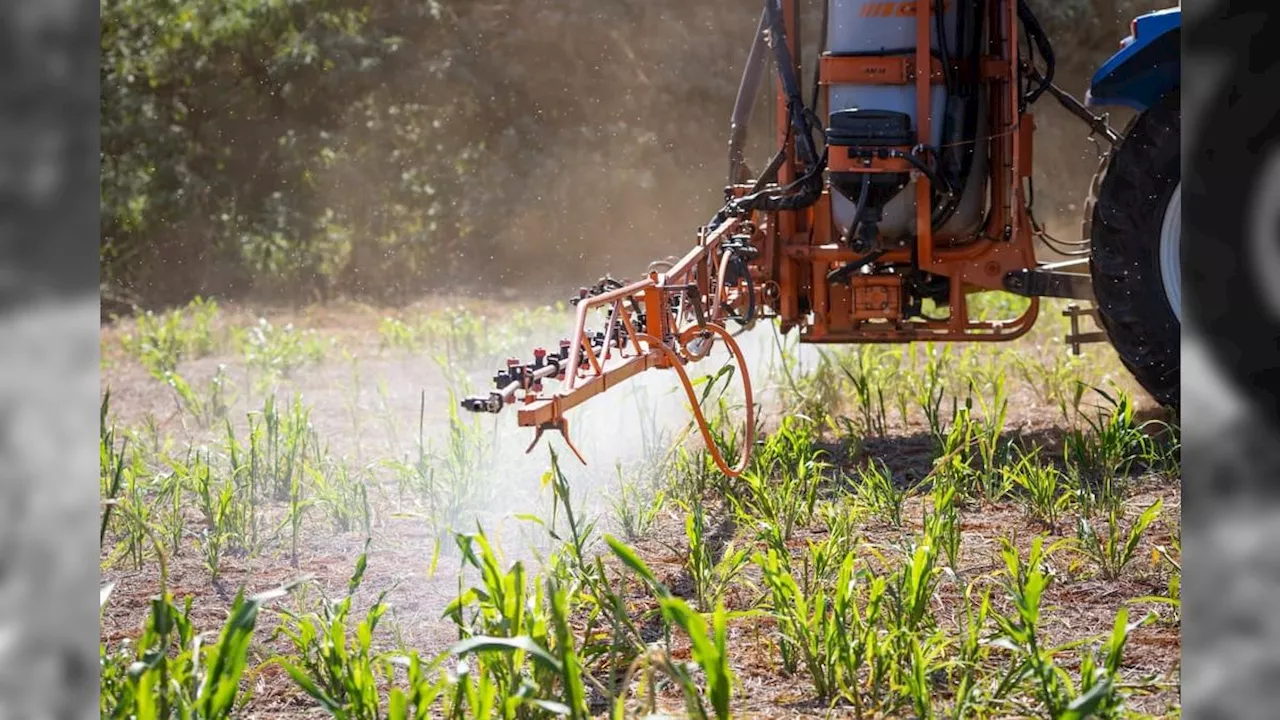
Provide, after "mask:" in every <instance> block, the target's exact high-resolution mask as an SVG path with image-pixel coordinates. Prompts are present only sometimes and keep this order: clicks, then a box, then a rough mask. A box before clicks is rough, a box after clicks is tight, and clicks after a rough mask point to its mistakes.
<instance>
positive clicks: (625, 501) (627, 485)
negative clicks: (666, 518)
mask: <svg viewBox="0 0 1280 720" xmlns="http://www.w3.org/2000/svg"><path fill="white" fill-rule="evenodd" d="M617 472H618V490H617V492H616V493H615V494H613V495H611V496H610V498H609V504H610V507H611V508H612V509H613V516H614V518H615V519H616V520H617V522H618V525H619V527H620V529H621V531H622V536H623V537H624V538H626V539H627V540H629V541H634V540H636V539H637V538H639V537H641V536H643V535H644V534H645V533H647V532H649V529H650V528H651V527H653V523H654V521H655V520H657V519H658V515H659V514H660V513H661V512H662V508H663V507H664V506H665V504H666V501H667V494H666V491H665V490H661V489H656V490H655V489H651V488H644V487H640V486H639V485H638V484H637V483H633V482H627V481H626V480H625V479H624V478H623V473H622V467H621V466H618V468H617Z"/></svg>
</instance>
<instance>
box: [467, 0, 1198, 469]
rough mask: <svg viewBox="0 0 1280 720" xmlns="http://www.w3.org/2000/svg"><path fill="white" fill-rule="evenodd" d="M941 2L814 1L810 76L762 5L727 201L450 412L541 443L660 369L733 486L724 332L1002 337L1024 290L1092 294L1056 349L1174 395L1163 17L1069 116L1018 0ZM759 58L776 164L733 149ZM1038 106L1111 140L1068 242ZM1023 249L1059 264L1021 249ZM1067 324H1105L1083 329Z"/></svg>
mask: <svg viewBox="0 0 1280 720" xmlns="http://www.w3.org/2000/svg"><path fill="white" fill-rule="evenodd" d="M940 2H941V7H939V0H934V1H933V2H931V1H930V0H906V1H899V2H878V1H872V0H827V2H825V3H823V8H822V18H821V21H822V28H823V30H822V32H821V33H820V37H819V43H820V45H819V47H818V52H817V54H816V57H817V62H816V65H817V66H816V67H815V68H811V69H809V71H810V75H809V76H811V77H812V81H811V83H805V82H804V78H806V76H807V74H806V72H805V69H804V68H802V67H801V64H800V62H799V58H800V56H801V53H800V49H801V38H800V28H801V27H802V25H801V22H800V21H801V18H800V10H799V6H798V3H797V0H766V2H765V3H764V9H763V12H762V13H761V16H760V22H759V25H758V27H757V32H756V34H755V37H754V39H753V41H752V44H751V47H750V51H749V53H748V56H747V61H746V67H745V70H744V72H743V75H742V81H741V84H740V86H739V90H738V99H737V102H736V103H735V105H734V108H733V112H732V116H731V121H730V128H729V132H730V138H729V163H728V165H729V167H728V184H727V187H726V189H725V204H724V206H723V207H722V208H721V209H720V210H719V211H718V212H717V213H716V214H715V216H714V217H713V218H712V219H711V221H710V222H709V223H707V225H706V226H704V227H703V228H701V229H700V231H699V232H698V235H697V241H696V244H695V245H694V247H693V249H691V250H690V251H689V252H688V253H687V254H686V255H684V256H683V257H681V258H679V259H675V260H670V261H663V262H658V263H654V264H652V265H650V267H649V268H648V272H647V273H646V274H645V275H643V276H642V277H640V278H639V279H637V280H634V281H621V280H615V279H613V278H605V279H604V280H601V281H600V282H599V283H597V284H596V285H595V286H594V287H590V288H584V289H582V290H581V291H580V292H579V295H578V297H576V298H574V299H573V302H574V304H575V306H576V321H575V324H574V327H573V330H572V333H571V334H570V335H569V336H568V338H567V339H564V340H561V341H560V343H559V346H558V347H553V348H551V349H542V348H540V349H536V350H534V352H533V359H532V361H523V360H519V359H512V360H509V361H508V362H507V367H506V368H504V369H502V370H500V371H499V372H498V373H497V375H496V377H495V380H494V381H495V386H496V387H495V388H494V389H493V390H492V391H491V392H489V393H488V394H486V395H480V396H473V397H469V398H466V399H465V400H464V401H463V406H464V407H465V408H466V409H468V410H472V411H476V412H492V413H496V412H500V411H502V410H503V409H504V408H507V407H514V409H515V410H516V413H517V418H518V422H519V424H520V425H522V426H527V427H532V428H535V429H536V431H537V433H536V435H535V437H534V442H533V444H531V445H530V449H532V448H533V446H534V445H536V443H537V440H538V438H539V437H540V436H541V435H542V433H543V432H544V431H546V430H558V431H560V432H561V433H562V434H563V435H564V437H565V440H566V442H568V441H569V432H568V430H569V429H568V426H567V423H566V420H565V416H566V413H567V412H568V411H569V410H570V409H572V408H573V407H575V406H577V405H579V404H581V403H583V402H585V401H586V400H588V399H589V398H591V397H593V396H595V395H597V394H599V393H602V392H604V391H606V390H608V389H610V388H611V387H613V386H615V385H617V384H618V383H621V382H623V381H625V380H626V379H628V378H630V377H632V376H634V375H636V374H638V373H640V372H643V371H646V370H650V369H654V368H663V369H672V370H674V371H675V372H676V373H677V374H678V375H679V377H680V379H681V380H682V381H683V384H684V388H685V390H686V392H687V393H688V395H689V399H690V400H691V402H692V405H693V413H694V415H695V419H696V420H697V422H698V424H699V426H700V428H701V431H702V435H703V439H704V440H705V441H706V443H707V446H708V450H709V451H710V453H711V454H712V457H713V459H714V460H715V462H716V464H717V465H718V466H719V468H720V469H721V470H722V471H723V472H725V473H726V474H728V475H736V474H738V473H739V472H741V470H742V469H743V468H744V467H745V464H746V462H747V459H748V457H747V453H748V452H749V449H750V447H751V446H752V439H751V438H750V436H749V434H750V432H751V430H752V429H753V427H754V419H753V404H752V396H751V392H752V391H751V381H750V376H749V375H748V373H747V368H746V366H745V361H744V357H743V354H742V351H741V349H740V347H739V346H738V344H737V342H736V341H735V340H734V336H735V334H737V333H738V332H740V331H743V330H745V329H749V328H751V327H752V326H753V325H755V324H756V323H758V322H760V321H773V322H776V323H777V324H778V328H779V330H780V331H781V332H783V333H789V332H792V331H795V332H797V333H798V334H799V341H800V342H803V343H905V342H915V341H934V342H963V341H974V342H1002V341H1009V340H1013V339H1015V338H1018V337H1020V336H1022V335H1023V334H1025V333H1026V332H1027V331H1028V330H1030V329H1031V327H1032V325H1033V323H1034V322H1035V321H1036V319H1037V317H1038V314H1039V312H1040V309H1041V306H1040V302H1039V299H1040V298H1042V297H1057V298H1070V299H1075V300H1079V301H1086V302H1091V303H1093V304H1094V305H1095V307H1094V308H1093V309H1092V310H1091V311H1089V312H1087V313H1086V312H1081V311H1080V310H1079V309H1078V307H1077V306H1075V305H1072V306H1071V307H1069V308H1068V310H1067V313H1068V314H1069V315H1070V317H1071V326H1072V332H1071V334H1070V335H1068V336H1067V342H1068V344H1069V345H1071V346H1073V347H1074V348H1075V350H1076V351H1077V352H1078V351H1079V345H1080V343H1082V342H1089V341H1101V340H1109V341H1110V342H1111V344H1112V345H1113V346H1114V347H1115V348H1116V350H1117V353H1118V354H1119V356H1120V358H1121V360H1122V361H1123V362H1124V364H1125V366H1126V367H1127V368H1128V369H1129V370H1130V371H1131V372H1132V373H1133V375H1134V376H1135V378H1136V379H1137V380H1138V382H1139V383H1140V384H1141V385H1142V386H1143V387H1144V388H1146V390H1147V391H1149V392H1150V393H1151V394H1152V395H1153V396H1154V397H1155V398H1156V399H1157V400H1159V401H1160V402H1162V403H1164V404H1167V405H1173V406H1176V405H1177V404H1178V384H1179V362H1178V361H1179V340H1180V321H1181V306H1180V303H1181V301H1180V290H1179V288H1180V278H1179V268H1180V262H1179V245H1180V240H1179V229H1180V224H1179V212H1180V203H1179V197H1180V187H1181V177H1180V171H1179V159H1180V157H1179V122H1180V115H1179V73H1180V67H1179V62H1180V61H1179V41H1180V32H1181V11H1180V9H1171V10H1164V11H1158V12H1155V13H1149V14H1147V15H1143V16H1141V17H1138V18H1137V19H1135V20H1134V21H1133V23H1132V25H1131V33H1130V36H1129V37H1128V38H1126V39H1125V40H1124V41H1123V42H1122V43H1121V49H1120V51H1119V52H1118V53H1116V54H1115V55H1114V56H1113V57H1112V58H1111V59H1110V60H1109V61H1108V62H1107V63H1106V64H1105V65H1104V66H1103V67H1102V68H1100V69H1099V70H1098V72H1097V73H1096V74H1095V75H1094V77H1093V78H1092V81H1091V84H1090V89H1089V95H1088V97H1087V98H1086V101H1085V102H1083V103H1082V102H1079V101H1077V100H1075V99H1074V98H1072V97H1071V96H1070V95H1068V94H1067V93H1065V92H1063V91H1062V90H1060V89H1059V88H1058V87H1057V86H1056V85H1055V84H1054V82H1053V80H1054V70H1055V58H1054V52H1053V46H1052V43H1051V42H1050V39H1049V38H1048V37H1047V36H1046V34H1045V32H1044V30H1043V28H1042V27H1041V25H1040V23H1039V22H1038V21H1037V19H1036V17H1035V15H1034V13H1033V12H1032V10H1031V8H1030V7H1029V6H1028V5H1027V3H1026V2H1025V0H940ZM770 60H772V66H773V67H774V69H775V70H776V80H775V87H776V99H775V101H776V127H775V128H774V130H773V131H774V133H775V135H776V146H777V151H776V154H774V155H773V157H772V159H771V160H770V161H769V162H768V164H767V165H766V166H764V167H761V168H759V170H758V171H756V170H753V169H752V168H750V167H749V166H748V165H747V162H746V160H745V157H744V155H745V153H744V148H745V147H746V135H747V126H748V124H749V120H750V115H751V111H752V108H753V107H754V105H755V101H756V97H757V94H758V91H759V89H760V85H761V81H762V79H763V78H764V76H765V74H766V71H767V69H768V67H769V65H770ZM806 84H810V85H811V89H810V88H806V87H805V85H806ZM806 90H808V93H807V94H808V98H807V101H806ZM1045 95H1048V96H1050V97H1052V98H1054V99H1056V100H1057V101H1058V102H1060V103H1061V104H1062V105H1063V106H1064V107H1065V108H1067V109H1068V110H1069V111H1071V112H1072V113H1073V114H1074V115H1076V116H1077V117H1079V118H1080V119H1081V120H1083V121H1084V122H1085V123H1086V124H1087V127H1088V129H1089V134H1090V135H1091V136H1097V137H1100V138H1101V139H1102V140H1103V141H1104V142H1106V143H1108V144H1109V145H1110V149H1109V151H1108V152H1107V153H1106V154H1105V157H1104V159H1103V162H1102V164H1101V167H1100V169H1099V171H1098V174H1097V175H1096V177H1095V179H1094V183H1093V187H1092V188H1091V192H1090V197H1089V201H1088V203H1087V204H1086V217H1085V219H1084V223H1083V225H1084V228H1085V231H1084V233H1083V237H1081V238H1080V239H1078V240H1070V241H1060V240H1056V239H1054V238H1052V237H1051V236H1048V235H1047V234H1046V233H1045V232H1044V230H1043V228H1042V226H1041V225H1040V224H1039V223H1038V222H1037V220H1036V218H1035V215H1034V211H1033V204H1034V195H1035V193H1034V185H1033V182H1032V173H1031V170H1032V157H1033V153H1034V142H1033V138H1034V133H1035V122H1034V119H1033V115H1032V114H1031V112H1030V108H1031V106H1032V105H1033V104H1034V103H1036V102H1037V101H1038V100H1040V99H1041V98H1042V97H1043V96H1045ZM1109 105H1122V106H1127V107H1129V108H1132V109H1133V110H1136V111H1137V112H1136V114H1135V117H1134V119H1133V121H1131V122H1130V124H1129V125H1128V127H1127V128H1126V129H1125V130H1124V131H1123V132H1118V131H1116V130H1113V129H1112V128H1111V127H1110V126H1109V124H1108V121H1107V118H1106V116H1104V115H1101V114H1099V113H1097V112H1096V111H1095V110H1094V109H1093V108H1096V107H1105V106H1109ZM1037 239H1040V240H1041V244H1042V245H1043V246H1046V247H1048V248H1049V249H1051V250H1054V251H1056V254H1057V255H1059V256H1061V257H1062V258H1066V259H1065V260H1062V259H1059V260H1057V261H1055V262H1041V261H1039V260H1037V257H1036V245H1035V241H1036V240H1037ZM984 292H1006V293H1014V294H1017V295H1021V296H1025V297H1028V298H1030V301H1029V303H1027V305H1026V309H1025V310H1024V311H1022V312H1021V314H1020V315H1018V316H1016V317H1009V318H1003V319H1000V320H995V321H993V320H990V319H975V318H973V317H971V313H970V311H969V307H968V300H969V298H970V297H971V296H973V295H974V294H975V293H984ZM1086 315H1089V316H1092V317H1093V318H1094V319H1095V320H1096V321H1097V323H1098V324H1099V325H1101V327H1102V329H1103V330H1102V332H1091V333H1084V332H1081V331H1080V326H1079V321H1080V320H1081V319H1082V316H1086ZM593 317H599V319H600V320H601V321H602V324H601V325H599V326H597V327H595V328H594V329H593V328H592V327H591V326H590V324H589V321H591V320H592V319H593ZM717 344H723V345H724V346H725V347H726V348H727V349H728V351H729V353H730V354H731V355H732V357H733V359H734V361H735V362H736V363H737V365H738V373H737V377H738V378H740V381H741V383H742V384H743V389H744V390H745V394H746V427H747V432H748V437H747V438H746V442H745V443H743V444H742V447H743V451H742V457H741V458H739V459H738V461H737V463H735V464H734V465H730V462H729V460H727V459H726V458H724V457H722V456H721V455H720V454H719V452H718V450H717V448H716V445H715V443H714V442H713V439H712V436H711V432H710V428H709V427H708V423H707V422H706V420H705V418H704V417H703V415H702V413H701V410H700V409H699V405H698V402H697V398H696V397H695V393H694V387H693V384H692V383H691V382H690V379H689V376H688V374H687V372H686V369H685V368H686V366H688V365H690V364H692V363H695V362H697V361H699V360H701V359H703V358H705V357H706V356H707V355H708V354H709V353H710V352H711V351H712V349H713V348H714V347H715V345H717ZM572 447H573V446H572V443H570V448H572ZM574 452H575V454H577V451H576V450H574ZM579 459H582V458H581V455H579Z"/></svg>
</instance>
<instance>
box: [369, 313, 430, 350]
mask: <svg viewBox="0 0 1280 720" xmlns="http://www.w3.org/2000/svg"><path fill="white" fill-rule="evenodd" d="M378 334H379V335H380V336H381V337H382V347H383V348H384V349H393V350H401V351H404V352H409V353H416V352H418V351H420V350H421V349H422V345H423V342H422V336H421V333H420V332H419V331H418V329H417V328H415V327H412V326H410V325H406V324H405V323H404V322H402V321H401V320H399V319H398V318H392V317H386V318H383V319H382V320H379V321H378Z"/></svg>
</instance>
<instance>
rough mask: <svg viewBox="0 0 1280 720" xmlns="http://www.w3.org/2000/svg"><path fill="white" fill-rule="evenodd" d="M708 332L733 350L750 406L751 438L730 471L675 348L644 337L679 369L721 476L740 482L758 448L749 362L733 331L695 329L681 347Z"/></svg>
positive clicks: (682, 339) (683, 338) (685, 336)
mask: <svg viewBox="0 0 1280 720" xmlns="http://www.w3.org/2000/svg"><path fill="white" fill-rule="evenodd" d="M704 330H705V331H710V332H712V333H714V334H716V335H719V336H720V339H722V340H724V342H725V345H727V346H728V347H729V352H731V353H732V354H733V357H734V360H736V361H737V364H738V370H739V372H741V373H742V388H743V391H744V394H745V396H746V402H747V436H746V441H745V442H744V443H743V445H742V454H741V456H740V457H739V459H738V465H737V467H733V468H731V467H729V463H727V462H726V461H725V459H724V456H723V455H722V454H720V448H718V447H716V443H715V439H714V438H712V437H711V426H710V424H709V423H708V422H707V418H706V416H704V415H703V414H702V407H701V406H700V405H699V403H698V393H697V392H695V391H694V389H693V383H692V382H691V381H690V380H689V374H688V373H687V372H685V369H684V363H683V362H681V359H680V356H679V355H677V354H676V352H675V351H674V350H672V349H671V348H669V347H667V346H666V345H663V344H662V343H661V342H660V341H659V340H658V339H657V338H655V337H653V336H652V335H641V336H640V337H641V339H642V340H644V341H645V342H647V343H648V344H649V347H650V348H657V349H660V350H662V352H664V353H666V356H667V359H668V360H669V361H670V363H671V366H672V367H673V368H675V371H676V374H678V375H679V376H680V382H681V383H682V384H683V385H684V392H685V395H687V396H688V397H689V404H691V405H692V406H693V416H694V419H695V420H696V421H697V423H698V430H699V431H701V433H702V440H703V442H705V443H706V445H707V451H708V452H710V453H711V459H712V460H714V461H715V464H716V467H718V468H719V469H720V472H722V473H724V474H725V475H726V476H727V477H730V478H736V477H738V476H740V475H742V473H743V471H744V470H746V469H747V463H748V462H750V460H751V446H752V445H753V444H755V440H756V439H755V431H756V423H755V406H754V400H753V398H752V395H751V376H750V375H748V374H747V361H746V358H744V357H743V356H742V348H740V347H738V343H737V341H735V340H734V339H733V336H732V335H730V334H729V331H727V330H725V329H724V328H723V327H720V326H719V325H710V324H708V325H702V326H694V327H691V328H689V329H687V330H685V331H684V332H682V333H680V337H679V340H680V345H681V347H684V346H685V345H687V344H688V342H689V340H691V339H692V337H693V335H695V334H697V333H701V332H703V331H704ZM707 352H708V353H710V349H708V350H707Z"/></svg>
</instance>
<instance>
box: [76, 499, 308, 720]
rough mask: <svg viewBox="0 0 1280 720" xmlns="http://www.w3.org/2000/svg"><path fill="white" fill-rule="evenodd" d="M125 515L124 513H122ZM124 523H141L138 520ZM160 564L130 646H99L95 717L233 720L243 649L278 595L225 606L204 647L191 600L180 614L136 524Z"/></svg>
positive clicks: (102, 600)
mask: <svg viewBox="0 0 1280 720" xmlns="http://www.w3.org/2000/svg"><path fill="white" fill-rule="evenodd" d="M126 514H127V511H126ZM128 520H129V521H131V522H133V523H138V524H142V518H139V517H136V516H129V517H128ZM143 527H144V529H145V532H146V534H147V536H148V539H149V540H150V541H151V543H152V544H153V545H154V548H155V553H156V557H157V559H158V564H159V574H160V581H159V582H160V592H159V594H158V595H157V597H155V598H153V599H152V600H151V605H150V612H149V614H148V615H147V618H146V621H145V624H144V626H143V631H142V635H141V636H140V637H139V638H138V639H137V641H136V642H132V643H131V642H129V641H125V642H124V643H122V644H121V645H120V646H117V647H115V648H108V647H107V646H106V645H105V644H103V643H99V645H98V655H99V659H100V682H99V688H100V693H99V714H100V715H101V717H104V718H112V719H113V720H114V719H119V720H124V719H125V718H130V719H132V718H156V719H163V720H171V719H172V720H178V719H182V720H186V719H194V720H223V719H225V718H231V717H234V716H235V714H236V711H237V700H238V699H239V693H240V687H241V682H242V678H243V676H244V671H245V668H246V665H247V661H248V650H249V644H250V642H251V641H252V639H253V632H254V628H255V626H256V624H257V619H258V615H259V612H260V610H261V609H262V607H263V606H264V605H266V604H267V603H269V602H271V601H272V600H275V599H277V598H279V597H282V596H284V595H285V594H287V593H288V592H289V590H290V588H289V587H281V588H277V589H275V590H271V591H269V592H265V593H261V594H258V595H255V596H253V597H250V598H246V597H245V596H244V593H243V590H241V591H240V592H238V593H237V594H236V597H235V600H234V601H233V602H232V604H231V609H230V616H229V617H228V619H227V622H226V623H225V624H224V625H223V627H222V630H221V633H220V634H219V636H218V639H217V640H216V642H214V643H213V644H208V643H207V641H206V636H205V634H204V633H198V632H196V630H195V625H194V623H193V622H192V619H191V599H190V598H187V600H186V602H185V603H184V604H183V607H182V609H179V608H178V606H177V604H176V603H175V601H174V598H173V595H172V594H171V593H170V591H169V582H168V578H169V570H168V560H167V558H166V553H165V549H164V546H163V544H162V543H161V542H160V540H159V538H158V537H157V536H156V534H155V533H154V532H153V531H152V529H151V528H149V527H146V526H145V525H143ZM110 591H111V586H108V587H107V588H103V589H102V591H101V592H100V593H99V612H101V611H102V609H103V608H105V606H106V604H107V602H108V601H109V596H110Z"/></svg>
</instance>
